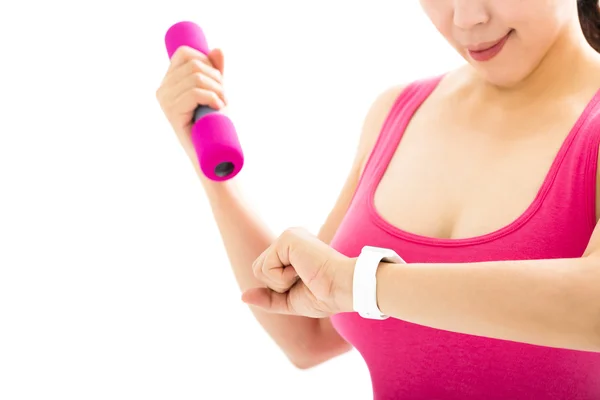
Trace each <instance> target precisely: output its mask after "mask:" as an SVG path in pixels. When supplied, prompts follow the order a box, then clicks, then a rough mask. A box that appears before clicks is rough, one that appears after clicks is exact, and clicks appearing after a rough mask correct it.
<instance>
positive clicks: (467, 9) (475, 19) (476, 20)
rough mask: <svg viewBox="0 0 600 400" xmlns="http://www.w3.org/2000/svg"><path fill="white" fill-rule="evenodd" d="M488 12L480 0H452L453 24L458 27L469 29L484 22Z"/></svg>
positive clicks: (486, 20) (487, 18)
mask: <svg viewBox="0 0 600 400" xmlns="http://www.w3.org/2000/svg"><path fill="white" fill-rule="evenodd" d="M489 20H490V16H489V12H488V10H487V7H486V6H485V1H482V0H454V25H455V26H456V27H457V28H459V29H465V30H467V29H471V28H473V27H474V26H476V25H483V24H486V23H487V22H488V21H489Z"/></svg>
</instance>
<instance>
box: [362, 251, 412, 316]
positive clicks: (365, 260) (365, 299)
mask: <svg viewBox="0 0 600 400" xmlns="http://www.w3.org/2000/svg"><path fill="white" fill-rule="evenodd" d="M381 262H388V263H399V264H400V263H402V264H403V263H404V260H403V259H402V258H400V256H399V255H398V254H396V252H395V251H393V250H390V249H384V248H381V247H373V246H365V247H363V248H362V250H361V252H360V255H359V256H358V259H357V260H356V265H355V267H354V278H353V281H352V303H353V308H354V311H356V312H358V314H359V315H360V316H361V317H363V318H369V319H386V318H388V316H387V315H384V314H383V313H382V312H381V310H380V309H379V306H378V305H377V277H376V273H377V267H379V263H381Z"/></svg>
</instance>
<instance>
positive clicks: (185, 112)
mask: <svg viewBox="0 0 600 400" xmlns="http://www.w3.org/2000/svg"><path fill="white" fill-rule="evenodd" d="M223 67H224V58H223V52H222V51H221V50H220V49H214V50H212V51H211V52H210V53H209V54H208V55H204V54H203V53H201V52H199V51H197V50H195V49H192V48H190V47H187V46H182V47H180V48H179V49H177V51H176V52H175V53H174V54H173V56H172V57H171V64H170V66H169V69H168V70H167V72H166V74H165V76H164V78H163V80H162V83H161V85H160V87H159V88H158V89H157V90H156V98H157V100H158V102H159V104H160V107H161V109H162V110H163V113H164V114H165V116H166V117H167V120H168V121H169V123H170V124H171V126H172V127H173V131H174V132H175V133H176V134H177V138H178V139H179V142H180V143H181V145H182V146H183V148H184V150H185V152H186V153H187V155H188V157H190V159H191V160H192V162H193V164H194V165H195V166H198V160H197V157H196V150H195V149H194V145H193V144H192V140H191V129H192V125H193V121H192V118H193V115H194V110H195V109H196V107H198V105H205V106H209V107H211V108H213V109H215V110H222V109H223V108H224V107H225V106H226V105H227V101H226V99H225V95H224V91H223Z"/></svg>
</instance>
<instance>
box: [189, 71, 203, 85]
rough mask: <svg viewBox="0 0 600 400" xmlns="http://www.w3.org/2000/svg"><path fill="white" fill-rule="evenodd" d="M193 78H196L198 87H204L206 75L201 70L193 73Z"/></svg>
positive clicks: (195, 81)
mask: <svg viewBox="0 0 600 400" xmlns="http://www.w3.org/2000/svg"><path fill="white" fill-rule="evenodd" d="M192 77H193V79H194V83H195V86H196V87H203V86H204V81H205V79H204V75H202V74H201V73H199V72H196V73H194V74H193V75H192Z"/></svg>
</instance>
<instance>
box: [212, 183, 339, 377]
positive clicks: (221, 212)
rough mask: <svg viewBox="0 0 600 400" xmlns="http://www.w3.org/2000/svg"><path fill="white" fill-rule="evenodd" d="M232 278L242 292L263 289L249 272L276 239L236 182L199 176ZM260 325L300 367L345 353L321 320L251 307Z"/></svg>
mask: <svg viewBox="0 0 600 400" xmlns="http://www.w3.org/2000/svg"><path fill="white" fill-rule="evenodd" d="M200 179H201V181H202V185H203V186H204V188H205V191H206V193H207V195H208V199H209V202H210V206H211V208H212V211H213V215H214V218H215V221H216V223H217V226H218V229H219V232H220V234H221V238H222V240H223V244H224V247H225V250H226V253H227V256H228V258H229V261H230V264H231V267H232V270H233V273H234V275H235V279H236V281H237V283H238V285H239V287H240V289H241V291H245V290H248V289H251V288H255V287H261V286H264V284H263V283H262V282H260V281H259V280H257V279H256V278H255V276H254V274H253V271H252V263H253V262H254V260H255V259H256V258H257V257H258V256H259V255H260V254H261V253H262V252H263V251H264V250H265V249H266V248H267V247H269V245H270V244H271V243H272V242H273V240H274V239H275V236H274V235H273V234H272V233H271V232H270V231H269V229H268V228H267V227H266V225H265V224H264V223H263V222H262V221H261V220H260V218H259V217H258V216H257V215H256V214H255V213H254V212H253V211H252V210H251V209H250V207H249V206H248V204H247V202H246V201H245V200H244V199H243V198H242V195H241V192H240V190H239V189H238V187H237V185H236V182H235V179H234V180H231V181H226V182H220V183H214V182H211V181H208V180H207V179H206V178H205V177H203V176H201V175H200ZM251 310H252V313H253V314H254V316H255V318H256V319H257V321H258V322H259V323H260V325H261V326H262V327H263V328H264V329H265V330H266V331H267V333H268V334H269V335H270V336H271V337H272V338H273V340H274V341H275V342H276V343H277V345H278V346H279V347H280V348H281V349H282V350H283V351H284V352H285V353H286V355H287V356H288V357H289V359H290V360H291V361H292V362H293V363H294V364H295V365H296V366H297V367H299V368H308V367H311V366H313V365H315V364H318V363H320V362H322V361H325V360H326V359H328V358H331V357H333V356H334V355H337V353H340V352H343V351H345V349H344V348H342V347H346V345H345V342H343V340H341V338H339V335H337V334H335V332H334V331H333V329H332V328H331V327H330V324H325V323H323V321H322V320H319V319H313V318H307V317H301V316H294V315H280V314H273V313H268V312H266V311H262V310H260V309H258V308H255V307H251Z"/></svg>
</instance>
